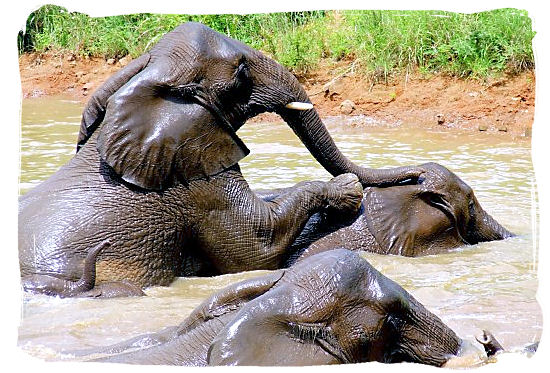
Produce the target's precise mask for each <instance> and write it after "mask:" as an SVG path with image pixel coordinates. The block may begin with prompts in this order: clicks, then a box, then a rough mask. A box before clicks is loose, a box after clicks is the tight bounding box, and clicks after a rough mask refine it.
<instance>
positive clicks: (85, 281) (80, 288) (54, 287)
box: [21, 241, 145, 298]
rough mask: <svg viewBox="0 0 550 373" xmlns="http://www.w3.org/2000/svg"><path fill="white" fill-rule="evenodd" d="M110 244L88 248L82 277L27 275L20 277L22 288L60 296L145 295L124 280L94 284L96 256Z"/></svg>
mask: <svg viewBox="0 0 550 373" xmlns="http://www.w3.org/2000/svg"><path fill="white" fill-rule="evenodd" d="M110 245H111V244H110V243H109V242H108V241H105V242H102V243H101V244H99V245H97V246H96V247H94V248H92V249H91V250H90V252H89V253H88V255H87V256H86V259H85V260H84V268H83V270H82V277H81V278H80V279H79V280H78V281H71V280H64V279H62V278H59V277H54V276H48V275H29V276H25V277H23V278H22V279H21V283H22V285H23V289H24V290H25V291H27V292H30V293H40V294H46V295H52V296H58V297H60V298H66V297H82V298H84V297H89V298H116V297H131V296H142V295H145V293H144V292H143V291H142V290H141V288H139V287H137V286H136V285H134V284H131V283H128V282H125V281H119V282H108V283H103V284H99V285H97V286H96V283H95V273H96V260H97V256H98V255H99V253H100V252H101V251H102V250H104V249H105V248H106V247H109V246H110Z"/></svg>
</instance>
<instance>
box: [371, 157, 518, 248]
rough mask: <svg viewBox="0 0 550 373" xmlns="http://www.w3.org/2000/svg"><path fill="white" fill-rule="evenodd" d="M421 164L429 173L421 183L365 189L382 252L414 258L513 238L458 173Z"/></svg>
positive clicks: (434, 164)
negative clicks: (484, 207)
mask: <svg viewBox="0 0 550 373" xmlns="http://www.w3.org/2000/svg"><path fill="white" fill-rule="evenodd" d="M420 167H421V168H423V169H424V170H425V171H426V172H425V175H424V176H423V178H424V177H425V179H423V180H420V181H419V184H418V185H402V186H395V187H392V188H370V189H368V190H367V191H366V192H365V199H364V203H365V212H364V216H366V217H367V218H366V220H367V225H368V228H369V231H370V232H371V233H372V234H373V235H374V236H375V238H376V241H377V243H378V245H379V246H380V247H381V248H382V251H383V252H386V253H391V254H399V255H407V256H416V255H418V254H430V253H437V252H439V251H442V250H446V249H449V248H455V247H459V246H462V245H464V244H469V245H473V244H476V243H479V242H485V241H493V240H501V239H505V238H508V237H513V236H514V234H513V233H511V232H509V231H508V230H507V229H506V228H504V227H503V226H501V225H500V224H499V223H498V222H497V221H496V220H495V219H493V218H492V217H491V216H490V215H489V214H488V213H487V212H486V211H485V210H484V209H483V208H482V207H481V205H480V204H479V201H478V200H477V198H476V197H475V195H474V192H473V190H472V188H471V187H470V186H468V185H467V184H466V183H465V182H464V181H462V180H461V179H460V178H459V177H458V176H457V175H455V174H454V173H452V172H451V171H449V170H448V169H447V168H445V167H443V166H441V165H439V164H437V163H427V164H423V165H421V166H420Z"/></svg>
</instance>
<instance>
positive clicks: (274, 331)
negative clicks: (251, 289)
mask: <svg viewBox="0 0 550 373" xmlns="http://www.w3.org/2000/svg"><path fill="white" fill-rule="evenodd" d="M292 302H293V297H292V294H288V292H287V291H286V290H285V287H278V288H277V289H272V290H271V291H269V292H267V293H266V294H264V295H262V296H260V297H258V298H256V299H254V300H252V301H251V302H249V303H248V304H246V305H245V306H244V307H242V308H241V310H240V311H239V312H238V313H237V314H236V315H235V317H234V319H233V321H232V322H231V323H229V324H227V325H226V326H225V327H224V329H222V330H221V331H220V332H219V333H218V335H217V336H216V338H215V339H214V340H213V341H212V344H211V345H210V348H209V350H208V355H207V362H208V364H209V365H245V366H246V365H261V366H285V365H286V366H289V365H320V364H334V363H342V362H347V359H346V358H345V357H343V356H341V355H339V354H340V350H341V349H340V348H338V347H335V346H336V345H337V342H335V339H334V338H333V337H332V336H331V333H330V332H329V331H328V330H329V329H327V328H325V327H324V326H323V325H320V324H316V323H308V322H305V321H304V320H303V319H304V315H303V314H301V313H300V312H298V311H297V310H296V305H295V304H292Z"/></svg>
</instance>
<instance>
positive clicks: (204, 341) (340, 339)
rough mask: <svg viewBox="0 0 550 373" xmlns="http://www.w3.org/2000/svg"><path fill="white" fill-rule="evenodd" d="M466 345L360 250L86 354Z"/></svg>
mask: <svg viewBox="0 0 550 373" xmlns="http://www.w3.org/2000/svg"><path fill="white" fill-rule="evenodd" d="M467 343H468V342H466V343H464V342H463V341H462V340H461V339H460V338H459V337H458V336H457V335H456V334H455V333H454V332H453V331H452V330H451V329H450V328H449V327H447V326H446V325H445V324H444V323H443V322H442V321H441V319H439V318H438V317H437V316H436V315H434V314H433V313H431V312H430V311H428V310H427V309H426V308H425V307H424V306H422V304H420V303H419V302H418V301H417V300H415V299H414V298H413V297H412V296H411V295H410V294H409V293H408V292H407V291H405V290H404V289H403V288H402V287H401V286H399V285H398V284H397V283H395V282H393V281H392V280H390V279H388V278H387V277H385V276H383V275H382V274H381V273H380V272H378V271H377V270H376V269H374V268H373V267H372V266H371V265H370V264H369V263H368V262H367V261H366V260H365V259H363V258H361V257H360V256H359V255H358V254H357V253H354V252H351V251H348V250H342V249H337V250H332V251H327V252H324V253H320V254H317V255H314V256H312V257H309V258H307V259H306V260H304V261H303V262H301V263H298V264H296V265H294V266H293V267H291V268H289V269H283V270H278V271H274V272H270V273H269V274H267V275H264V276H261V277H257V278H253V279H250V280H245V281H242V282H239V283H237V284H233V285H230V286H229V287H226V288H224V289H222V290H221V291H219V292H217V293H215V294H214V295H212V296H211V297H209V298H207V299H206V300H205V301H204V302H202V304H201V305H199V306H198V307H197V308H196V309H195V310H194V311H193V312H192V313H191V314H190V315H189V316H188V317H187V318H186V319H185V320H184V321H183V322H182V323H181V324H179V325H178V326H174V327H168V328H166V329H164V330H162V331H160V332H158V333H152V334H147V335H142V336H138V337H135V338H133V339H131V340H129V341H126V342H122V343H120V344H117V345H114V346H108V347H105V348H100V349H95V350H93V351H86V352H85V353H84V354H81V358H82V355H83V356H84V359H87V358H88V357H87V356H96V357H97V356H98V354H103V357H102V358H101V359H100V360H101V361H109V362H120V363H129V364H166V365H168V364H173V365H194V366H203V365H317V364H343V363H359V362H367V361H378V362H383V363H397V362H416V363H422V364H429V365H435V366H441V365H443V364H444V363H446V362H447V361H448V360H449V359H451V358H453V357H454V356H456V355H457V354H459V353H461V347H463V346H465V345H467ZM136 348H137V349H138V350H137V351H131V352H128V350H129V349H132V350H135V349H136ZM466 350H467V349H466ZM462 351H465V350H462Z"/></svg>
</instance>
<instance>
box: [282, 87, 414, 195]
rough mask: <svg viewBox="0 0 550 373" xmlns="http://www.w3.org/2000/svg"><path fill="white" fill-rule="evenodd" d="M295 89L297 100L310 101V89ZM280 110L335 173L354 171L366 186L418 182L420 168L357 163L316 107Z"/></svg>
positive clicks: (284, 117) (321, 161)
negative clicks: (384, 166)
mask: <svg viewBox="0 0 550 373" xmlns="http://www.w3.org/2000/svg"><path fill="white" fill-rule="evenodd" d="M296 83H297V82H296ZM293 88H294V90H295V92H297V94H296V98H295V100H296V101H299V102H310V100H309V98H308V96H307V94H306V92H305V91H304V89H303V88H302V87H301V86H300V85H299V84H295V85H294V87H293ZM278 113H279V115H280V116H281V117H282V118H283V119H284V120H285V122H287V124H288V125H289V126H290V127H291V128H292V130H293V131H294V133H296V135H297V136H298V137H299V138H300V140H301V141H302V142H303V143H304V145H305V146H306V147H307V149H308V150H309V151H310V153H311V154H312V155H313V156H314V157H315V159H316V160H317V161H318V162H319V163H320V164H321V166H323V167H324V168H325V169H326V170H327V171H328V172H330V173H331V174H332V175H333V176H337V175H340V174H343V173H348V172H351V173H354V174H355V175H357V176H358V177H359V180H360V181H361V183H362V184H363V186H365V187H366V186H384V185H394V184H397V183H399V182H404V181H416V179H417V178H418V176H419V175H420V172H421V171H420V169H418V168H416V167H398V168H393V169H372V168H364V167H360V166H358V165H356V164H354V163H353V162H351V161H350V160H349V159H348V158H347V157H346V156H345V155H344V154H342V152H341V151H340V150H339V149H338V147H337V146H336V144H335V143H334V140H333V139H332V137H331V136H330V134H329V132H328V130H327V128H326V127H325V125H324V124H323V122H322V121H321V118H320V117H319V115H318V113H317V112H316V111H315V109H310V110H302V111H298V110H291V109H287V108H284V109H280V110H278Z"/></svg>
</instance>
